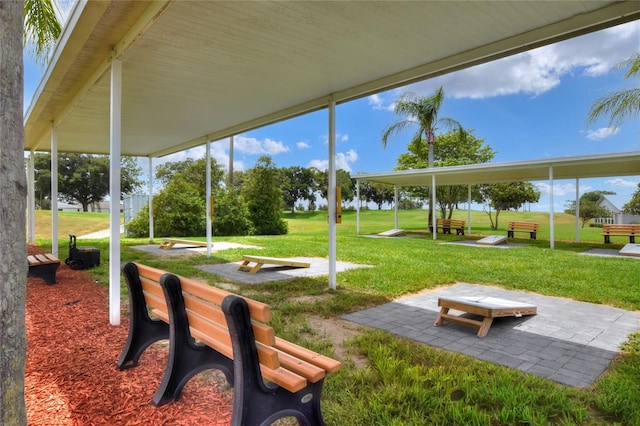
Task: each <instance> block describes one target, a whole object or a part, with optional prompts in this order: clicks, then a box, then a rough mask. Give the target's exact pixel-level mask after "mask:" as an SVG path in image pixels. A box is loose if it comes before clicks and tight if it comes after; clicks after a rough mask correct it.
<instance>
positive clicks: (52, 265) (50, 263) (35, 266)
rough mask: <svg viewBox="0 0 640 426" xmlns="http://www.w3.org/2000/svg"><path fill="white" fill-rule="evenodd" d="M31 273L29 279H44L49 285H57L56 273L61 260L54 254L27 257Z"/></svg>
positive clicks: (28, 273)
mask: <svg viewBox="0 0 640 426" xmlns="http://www.w3.org/2000/svg"><path fill="white" fill-rule="evenodd" d="M27 262H28V263H29V271H28V272H27V277H33V278H42V279H43V280H44V281H45V282H46V283H47V284H56V283H57V280H56V272H57V271H58V268H59V267H60V259H58V258H57V257H55V256H54V255H52V254H49V253H47V254H34V255H29V256H27Z"/></svg>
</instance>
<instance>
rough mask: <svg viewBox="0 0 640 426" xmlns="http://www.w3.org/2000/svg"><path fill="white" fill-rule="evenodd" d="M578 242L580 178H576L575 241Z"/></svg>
mask: <svg viewBox="0 0 640 426" xmlns="http://www.w3.org/2000/svg"><path fill="white" fill-rule="evenodd" d="M579 242H580V178H576V243H579Z"/></svg>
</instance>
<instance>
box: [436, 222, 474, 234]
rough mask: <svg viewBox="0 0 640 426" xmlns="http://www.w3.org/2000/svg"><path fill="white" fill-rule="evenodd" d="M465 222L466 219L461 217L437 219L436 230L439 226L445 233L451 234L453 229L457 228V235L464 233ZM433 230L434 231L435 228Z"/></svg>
mask: <svg viewBox="0 0 640 426" xmlns="http://www.w3.org/2000/svg"><path fill="white" fill-rule="evenodd" d="M465 223H466V222H465V221H464V220H460V219H436V230H437V228H442V233H443V234H451V229H455V230H456V235H464V225H465ZM431 231H432V232H433V229H431ZM436 232H437V231H436Z"/></svg>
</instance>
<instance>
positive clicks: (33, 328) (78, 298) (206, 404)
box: [25, 246, 231, 426]
mask: <svg viewBox="0 0 640 426" xmlns="http://www.w3.org/2000/svg"><path fill="white" fill-rule="evenodd" d="M35 253H42V250H40V249H39V248H38V247H36V246H30V247H29V254H35ZM57 280H58V283H57V284H54V285H47V284H45V282H44V281H43V280H41V279H38V278H29V279H28V280H27V314H26V324H27V365H26V375H25V400H26V406H27V418H28V424H29V425H47V426H52V425H202V424H209V425H228V424H229V421H230V418H231V398H230V392H229V391H228V390H225V389H223V388H221V387H222V386H225V385H224V384H219V382H218V381H217V380H211V379H208V378H207V376H206V373H202V374H204V376H203V377H201V375H202V374H201V375H198V376H196V377H194V378H193V379H191V380H190V381H189V383H188V384H187V385H186V386H185V387H184V389H183V391H182V394H181V397H180V399H179V400H178V401H176V402H173V403H170V404H167V405H164V406H162V407H158V408H156V407H154V406H153V405H152V404H151V402H150V401H151V398H152V397H153V394H154V393H155V391H156V389H157V388H158V386H159V384H160V382H161V380H162V375H163V372H164V367H165V364H166V361H167V350H166V342H164V344H155V345H153V346H151V347H150V348H148V349H147V350H146V351H145V352H144V354H143V355H142V357H141V358H140V361H139V364H138V366H137V367H135V368H132V369H128V370H124V371H119V370H118V368H117V367H116V361H117V360H118V358H119V356H120V351H121V350H122V348H123V347H124V344H125V342H126V339H127V332H128V329H129V319H128V317H127V316H126V315H125V314H123V315H122V318H121V325H120V326H117V327H114V326H112V325H110V323H109V298H108V289H106V288H105V287H102V286H100V285H98V284H97V283H96V282H95V281H94V280H93V279H92V278H91V275H90V274H89V273H88V272H86V271H74V270H72V269H70V268H69V267H67V266H66V265H64V262H63V264H62V265H61V266H60V269H58V274H57Z"/></svg>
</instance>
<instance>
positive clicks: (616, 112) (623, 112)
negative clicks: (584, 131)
mask: <svg viewBox="0 0 640 426" xmlns="http://www.w3.org/2000/svg"><path fill="white" fill-rule="evenodd" d="M627 67H628V68H629V70H628V71H627V73H626V74H625V78H631V77H636V78H640V53H636V54H635V55H633V56H631V57H629V58H627V59H625V60H624V61H622V62H620V63H619V64H618V68H627ZM603 115H609V126H611V127H618V126H620V125H621V124H622V122H623V121H624V120H626V119H627V118H631V117H634V116H638V115H640V87H632V88H630V89H625V90H620V91H617V92H613V93H611V94H609V95H607V96H603V97H602V98H600V99H598V100H596V101H595V102H594V103H593V105H591V109H590V110H589V117H588V119H587V124H593V123H594V122H595V121H596V120H597V119H598V118H600V117H602V116H603Z"/></svg>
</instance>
